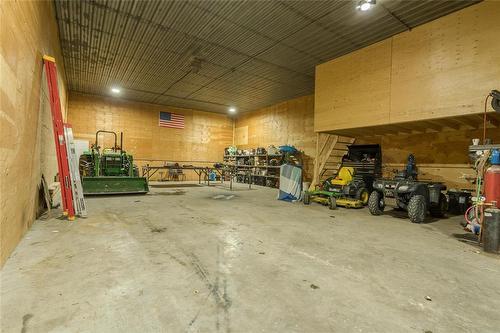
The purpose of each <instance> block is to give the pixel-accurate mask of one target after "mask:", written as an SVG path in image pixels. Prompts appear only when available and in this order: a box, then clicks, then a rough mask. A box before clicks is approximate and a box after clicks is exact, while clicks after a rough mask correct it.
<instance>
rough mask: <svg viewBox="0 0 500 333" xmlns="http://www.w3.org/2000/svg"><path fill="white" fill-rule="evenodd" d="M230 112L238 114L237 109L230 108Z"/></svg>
mask: <svg viewBox="0 0 500 333" xmlns="http://www.w3.org/2000/svg"><path fill="white" fill-rule="evenodd" d="M228 111H229V112H231V113H235V112H236V108H234V107H230V108H229V110H228Z"/></svg>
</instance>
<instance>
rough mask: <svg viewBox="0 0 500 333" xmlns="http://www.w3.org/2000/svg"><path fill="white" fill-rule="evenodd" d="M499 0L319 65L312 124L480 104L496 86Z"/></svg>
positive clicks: (499, 81) (348, 123)
mask: <svg viewBox="0 0 500 333" xmlns="http://www.w3.org/2000/svg"><path fill="white" fill-rule="evenodd" d="M499 17H500V1H494V0H491V1H483V2H481V3H479V4H476V5H473V6H470V7H468V8H465V9H463V10H461V11H458V12H455V13H452V14H450V15H447V16H445V17H442V18H440V19H437V20H434V21H432V22H429V23H427V24H424V25H422V26H419V27H417V28H415V29H413V30H412V31H409V32H404V33H401V34H399V35H396V36H394V37H392V38H389V39H387V40H384V41H382V42H379V43H377V44H374V45H372V46H369V47H367V48H364V49H361V50H358V51H356V52H353V53H351V54H348V55H345V56H343V57H341V58H338V59H335V60H332V61H330V62H327V63H324V64H322V65H319V66H317V68H316V91H315V104H316V110H315V124H314V127H315V130H316V131H334V130H341V129H349V128H358V127H366V126H371V125H381V124H391V123H400V122H405V121H417V120H424V119H437V118H443V117H449V116H454V115H466V114H471V113H480V112H482V111H483V101H484V98H485V96H486V95H487V94H488V93H489V92H490V91H491V90H492V89H498V87H499V86H500V66H499V65H498V64H500V43H497V42H496V41H497V40H498V32H499V31H500V19H499Z"/></svg>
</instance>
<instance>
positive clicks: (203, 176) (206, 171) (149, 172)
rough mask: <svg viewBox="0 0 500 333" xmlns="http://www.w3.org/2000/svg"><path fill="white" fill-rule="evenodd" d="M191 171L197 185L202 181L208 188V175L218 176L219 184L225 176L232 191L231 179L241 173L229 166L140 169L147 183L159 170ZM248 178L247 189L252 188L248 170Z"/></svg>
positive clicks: (169, 166)
mask: <svg viewBox="0 0 500 333" xmlns="http://www.w3.org/2000/svg"><path fill="white" fill-rule="evenodd" d="M179 169H181V170H192V171H194V172H195V173H196V175H197V176H198V184H201V183H202V181H203V182H204V183H206V184H207V186H210V174H211V173H212V172H215V173H217V174H218V175H219V178H220V183H221V184H223V183H224V179H225V176H226V175H227V176H229V189H230V190H232V189H233V178H234V177H235V176H236V174H237V173H238V172H241V171H240V170H238V169H237V168H235V167H233V166H231V165H223V166H222V167H208V166H194V165H159V166H154V165H149V164H146V165H145V166H143V167H142V177H146V178H147V180H148V181H149V180H150V179H151V177H153V175H155V174H156V173H157V172H158V171H159V170H179ZM245 175H246V176H247V177H249V184H248V188H249V189H251V188H252V174H251V172H250V170H249V171H248V174H245Z"/></svg>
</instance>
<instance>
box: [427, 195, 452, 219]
mask: <svg viewBox="0 0 500 333" xmlns="http://www.w3.org/2000/svg"><path fill="white" fill-rule="evenodd" d="M447 211H448V200H447V199H446V195H444V194H443V193H440V194H439V202H438V204H437V205H431V207H429V212H430V213H431V216H432V217H444V215H445V214H446V212H447Z"/></svg>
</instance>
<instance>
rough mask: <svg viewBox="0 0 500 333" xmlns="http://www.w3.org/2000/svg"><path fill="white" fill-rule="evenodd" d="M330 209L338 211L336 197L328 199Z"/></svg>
mask: <svg viewBox="0 0 500 333" xmlns="http://www.w3.org/2000/svg"><path fill="white" fill-rule="evenodd" d="M328 208H330V209H337V200H336V199H335V198H334V197H329V198H328Z"/></svg>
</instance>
